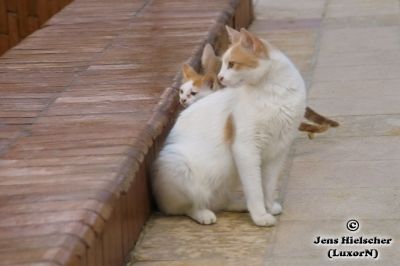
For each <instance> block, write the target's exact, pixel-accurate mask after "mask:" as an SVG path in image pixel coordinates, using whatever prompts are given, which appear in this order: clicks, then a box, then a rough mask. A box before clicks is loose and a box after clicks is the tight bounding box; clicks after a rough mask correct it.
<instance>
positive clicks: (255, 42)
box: [240, 28, 268, 57]
mask: <svg viewBox="0 0 400 266" xmlns="http://www.w3.org/2000/svg"><path fill="white" fill-rule="evenodd" d="M240 33H241V37H240V44H241V45H242V47H244V48H246V49H248V50H250V51H252V52H253V53H254V54H255V55H257V56H259V57H267V56H268V51H267V47H266V46H265V44H264V43H263V41H261V40H260V38H258V37H257V36H255V35H254V34H252V33H250V32H248V31H247V30H246V29H244V28H241V29H240Z"/></svg>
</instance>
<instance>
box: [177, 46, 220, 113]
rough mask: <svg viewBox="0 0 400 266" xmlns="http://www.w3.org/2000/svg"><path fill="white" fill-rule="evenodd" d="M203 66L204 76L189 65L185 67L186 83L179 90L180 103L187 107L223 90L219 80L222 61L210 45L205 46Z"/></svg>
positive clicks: (184, 77) (202, 59)
mask: <svg viewBox="0 0 400 266" xmlns="http://www.w3.org/2000/svg"><path fill="white" fill-rule="evenodd" d="M201 65H202V68H203V69H204V73H203V74H200V73H197V72H196V71H195V70H194V69H193V68H192V67H191V66H189V65H188V64H184V65H183V71H182V72H183V80H184V83H183V84H182V86H181V87H180V89H179V101H180V103H181V104H182V105H183V106H185V107H186V106H189V105H191V104H192V103H194V102H195V101H197V100H199V99H201V98H203V97H205V96H207V95H209V94H211V93H213V92H214V91H216V90H218V89H220V88H221V86H220V85H219V84H218V79H217V73H218V72H219V69H220V68H221V60H220V59H219V58H218V57H217V56H216V55H215V52H214V49H213V48H212V46H211V45H210V44H206V45H205V46H204V49H203V54H202V56H201Z"/></svg>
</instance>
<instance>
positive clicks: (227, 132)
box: [224, 114, 235, 143]
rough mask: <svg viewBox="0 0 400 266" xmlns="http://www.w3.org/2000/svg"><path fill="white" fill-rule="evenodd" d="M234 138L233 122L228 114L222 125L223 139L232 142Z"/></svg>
mask: <svg viewBox="0 0 400 266" xmlns="http://www.w3.org/2000/svg"><path fill="white" fill-rule="evenodd" d="M234 139H235V124H234V123H233V117H232V114H230V115H229V116H228V118H227V119H226V122H225V127H224V140H225V141H226V142H228V143H232V142H233V140H234Z"/></svg>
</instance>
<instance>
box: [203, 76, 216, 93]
mask: <svg viewBox="0 0 400 266" xmlns="http://www.w3.org/2000/svg"><path fill="white" fill-rule="evenodd" d="M215 81H216V77H215V76H214V75H205V76H204V77H203V84H204V85H205V86H207V87H208V88H210V89H211V90H213V89H214V84H215Z"/></svg>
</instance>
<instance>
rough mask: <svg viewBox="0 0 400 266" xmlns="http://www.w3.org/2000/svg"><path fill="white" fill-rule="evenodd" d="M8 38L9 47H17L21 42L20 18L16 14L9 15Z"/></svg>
mask: <svg viewBox="0 0 400 266" xmlns="http://www.w3.org/2000/svg"><path fill="white" fill-rule="evenodd" d="M8 36H9V37H8V41H9V47H13V46H15V45H16V44H17V43H18V42H19V40H20V38H19V34H18V18H17V15H16V14H14V13H8Z"/></svg>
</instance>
